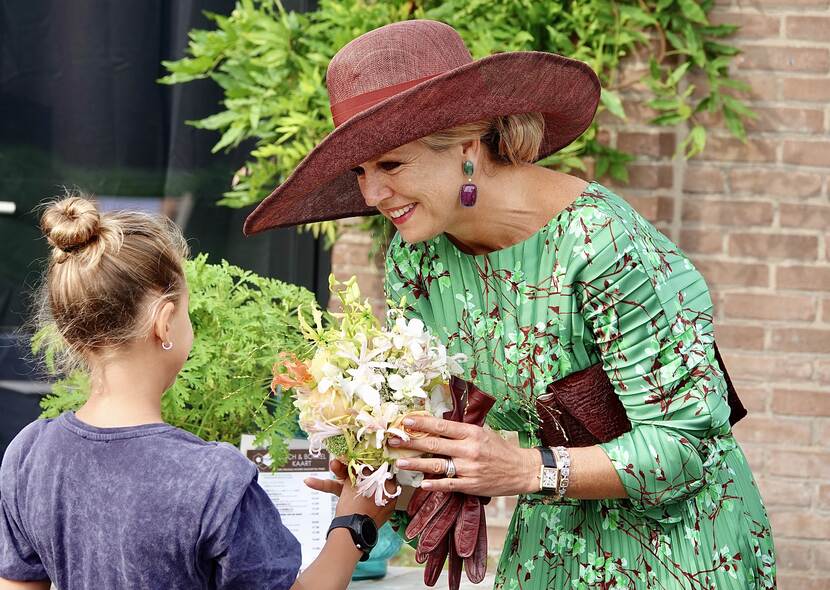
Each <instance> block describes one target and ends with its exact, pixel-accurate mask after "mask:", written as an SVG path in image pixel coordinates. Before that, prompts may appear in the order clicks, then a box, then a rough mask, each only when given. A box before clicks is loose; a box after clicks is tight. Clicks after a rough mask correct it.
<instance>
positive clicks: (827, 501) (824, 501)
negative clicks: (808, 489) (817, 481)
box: [818, 483, 830, 510]
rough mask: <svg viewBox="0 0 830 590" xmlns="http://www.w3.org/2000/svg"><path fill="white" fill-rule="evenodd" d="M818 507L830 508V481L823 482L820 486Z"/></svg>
mask: <svg viewBox="0 0 830 590" xmlns="http://www.w3.org/2000/svg"><path fill="white" fill-rule="evenodd" d="M818 507H819V508H822V509H824V510H830V483H829V484H821V485H820V486H819V488H818Z"/></svg>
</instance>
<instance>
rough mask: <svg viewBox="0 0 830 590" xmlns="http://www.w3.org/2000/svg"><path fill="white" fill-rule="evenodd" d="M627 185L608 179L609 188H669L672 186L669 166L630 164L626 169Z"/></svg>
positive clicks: (671, 172) (671, 173)
mask: <svg viewBox="0 0 830 590" xmlns="http://www.w3.org/2000/svg"><path fill="white" fill-rule="evenodd" d="M628 176H629V180H628V184H626V183H622V182H618V181H615V180H613V179H610V178H609V179H608V184H609V186H613V187H620V188H629V189H655V188H669V187H671V185H672V177H673V171H672V168H671V166H655V165H654V164H632V165H630V166H629V167H628Z"/></svg>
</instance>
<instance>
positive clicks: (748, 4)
mask: <svg viewBox="0 0 830 590" xmlns="http://www.w3.org/2000/svg"><path fill="white" fill-rule="evenodd" d="M828 5H830V0H738V6H739V7H740V8H752V9H754V10H762V11H763V10H765V9H767V8H786V9H787V10H789V11H796V10H803V9H808V10H809V9H821V8H827V6H828Z"/></svg>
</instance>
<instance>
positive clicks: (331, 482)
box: [304, 459, 349, 496]
mask: <svg viewBox="0 0 830 590" xmlns="http://www.w3.org/2000/svg"><path fill="white" fill-rule="evenodd" d="M329 469H331V472H332V473H333V474H334V477H336V478H337V479H318V478H316V477H309V478H307V479H305V480H304V481H305V485H307V486H308V487H310V488H311V489H312V490H317V491H318V492H326V493H327V494H334V495H335V496H339V495H340V492H341V490H342V489H343V481H344V480H345V479H346V478H347V477H349V472H348V470H347V468H346V466H345V465H344V464H343V463H341V462H340V461H338V460H337V459H332V460H331V461H329Z"/></svg>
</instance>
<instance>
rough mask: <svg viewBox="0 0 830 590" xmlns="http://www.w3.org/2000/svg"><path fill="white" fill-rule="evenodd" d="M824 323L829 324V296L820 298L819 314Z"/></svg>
mask: <svg viewBox="0 0 830 590" xmlns="http://www.w3.org/2000/svg"><path fill="white" fill-rule="evenodd" d="M819 317H820V318H821V321H822V322H824V323H825V324H830V297H824V298H822V300H821V314H820V316H819Z"/></svg>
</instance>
